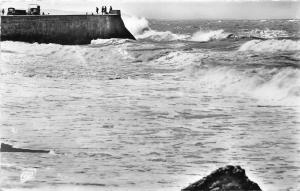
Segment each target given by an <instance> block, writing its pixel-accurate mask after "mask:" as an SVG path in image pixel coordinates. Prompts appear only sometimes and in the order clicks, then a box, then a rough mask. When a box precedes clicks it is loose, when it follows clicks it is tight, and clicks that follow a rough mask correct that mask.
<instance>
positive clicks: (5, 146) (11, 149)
mask: <svg viewBox="0 0 300 191" xmlns="http://www.w3.org/2000/svg"><path fill="white" fill-rule="evenodd" d="M0 152H25V153H49V152H50V151H47V150H31V149H20V148H14V147H13V146H12V145H9V144H5V143H1V150H0Z"/></svg>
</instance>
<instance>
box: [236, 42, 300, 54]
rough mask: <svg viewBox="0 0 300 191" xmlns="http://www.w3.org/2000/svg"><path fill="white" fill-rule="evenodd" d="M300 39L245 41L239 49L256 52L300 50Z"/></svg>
mask: <svg viewBox="0 0 300 191" xmlns="http://www.w3.org/2000/svg"><path fill="white" fill-rule="evenodd" d="M299 50H300V41H293V40H275V39H271V40H264V41H263V40H251V41H248V42H246V43H244V44H243V45H242V46H241V47H240V48H239V51H254V52H277V51H299Z"/></svg>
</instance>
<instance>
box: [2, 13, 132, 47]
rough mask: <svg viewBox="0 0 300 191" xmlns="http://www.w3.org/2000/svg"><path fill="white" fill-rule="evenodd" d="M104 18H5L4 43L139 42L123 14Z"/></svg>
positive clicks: (36, 16) (86, 16) (104, 16)
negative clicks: (111, 40) (113, 40)
mask: <svg viewBox="0 0 300 191" xmlns="http://www.w3.org/2000/svg"><path fill="white" fill-rule="evenodd" d="M114 13H116V14H104V15H13V16H11V15H10V16H1V40H2V41H5V40H11V41H24V42H30V43H33V42H38V43H57V44H65V45H76V44H78V45H79V44H90V42H91V40H94V39H98V38H100V39H108V38H128V39H135V38H134V36H133V35H132V34H131V33H130V32H129V31H128V30H127V29H126V27H125V25H124V22H123V20H122V18H121V13H120V11H119V10H115V12H114Z"/></svg>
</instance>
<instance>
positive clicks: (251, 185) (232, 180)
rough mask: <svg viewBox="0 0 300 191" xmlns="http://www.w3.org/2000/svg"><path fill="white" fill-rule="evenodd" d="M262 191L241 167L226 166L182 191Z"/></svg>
mask: <svg viewBox="0 0 300 191" xmlns="http://www.w3.org/2000/svg"><path fill="white" fill-rule="evenodd" d="M234 190H236V191H237V190H238V191H261V189H260V187H259V186H258V184H256V183H255V182H252V181H251V180H249V179H248V177H247V176H246V173H245V170H244V169H242V168H241V167H240V166H231V165H230V166H226V167H223V168H219V169H218V170H216V171H214V172H212V173H211V174H210V175H208V176H207V177H204V178H202V179H201V180H199V181H197V182H195V183H193V184H191V185H190V186H188V187H187V188H184V189H182V191H234Z"/></svg>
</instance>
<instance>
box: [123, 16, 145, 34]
mask: <svg viewBox="0 0 300 191" xmlns="http://www.w3.org/2000/svg"><path fill="white" fill-rule="evenodd" d="M122 18H123V21H124V24H125V26H126V28H127V29H128V30H129V31H130V32H131V33H132V34H133V35H134V36H136V35H140V34H142V33H143V32H144V31H147V30H150V27H149V22H148V20H147V19H146V18H144V17H135V16H131V15H126V14H124V15H123V16H122Z"/></svg>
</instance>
